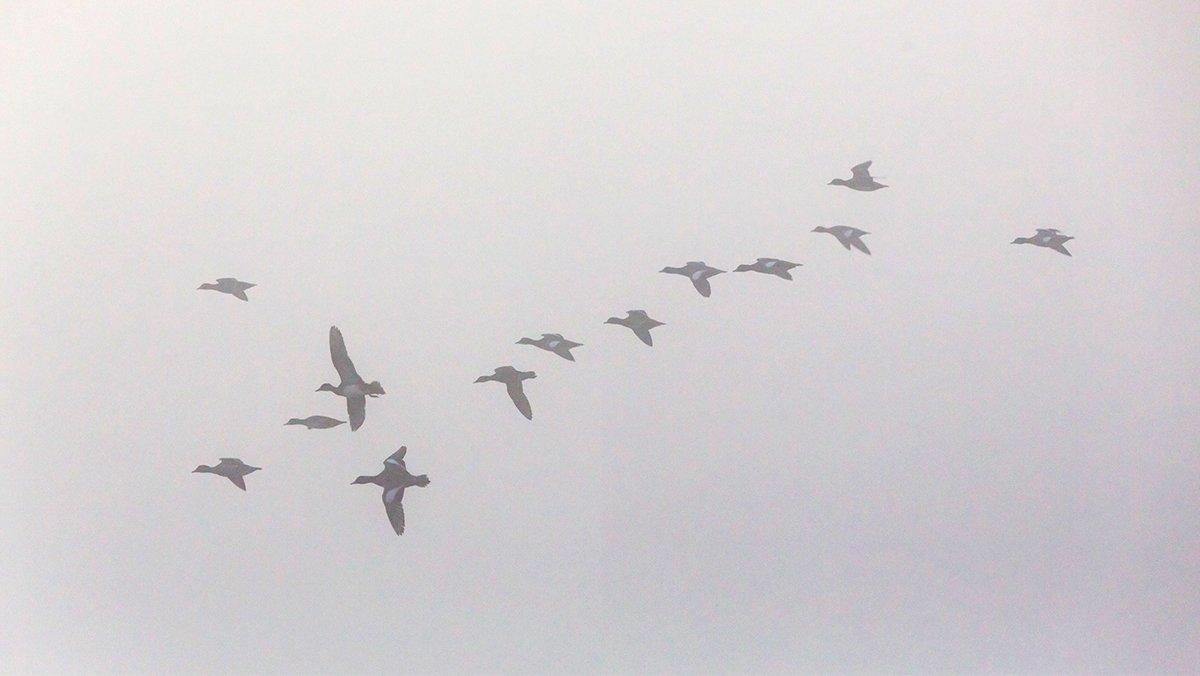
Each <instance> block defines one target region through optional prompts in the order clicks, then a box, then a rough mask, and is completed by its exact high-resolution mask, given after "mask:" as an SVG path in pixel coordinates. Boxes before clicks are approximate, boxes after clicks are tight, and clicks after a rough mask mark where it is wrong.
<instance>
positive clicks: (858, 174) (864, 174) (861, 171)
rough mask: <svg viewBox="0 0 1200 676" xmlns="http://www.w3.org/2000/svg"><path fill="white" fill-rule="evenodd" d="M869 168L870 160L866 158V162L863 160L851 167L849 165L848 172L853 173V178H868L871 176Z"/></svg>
mask: <svg viewBox="0 0 1200 676" xmlns="http://www.w3.org/2000/svg"><path fill="white" fill-rule="evenodd" d="M870 169H871V161H870V160H867V161H866V162H863V163H862V164H856V165H854V166H853V167H850V173H851V174H853V175H854V178H863V179H869V178H871V171H870Z"/></svg>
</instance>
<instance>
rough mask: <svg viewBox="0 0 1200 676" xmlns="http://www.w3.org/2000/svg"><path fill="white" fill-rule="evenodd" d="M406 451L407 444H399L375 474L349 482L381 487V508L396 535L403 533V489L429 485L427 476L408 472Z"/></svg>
mask: <svg viewBox="0 0 1200 676" xmlns="http://www.w3.org/2000/svg"><path fill="white" fill-rule="evenodd" d="M407 452H408V447H407V446H401V447H400V450H398V451H396V452H395V453H393V454H391V455H390V456H388V459H387V460H384V461H383V471H382V472H380V473H379V474H376V475H375V476H360V477H358V478H357V479H355V480H354V481H353V482H351V485H352V486H353V485H355V484H375V485H376V486H380V487H382V488H383V508H384V509H385V510H387V515H388V521H390V522H392V530H394V531H396V535H404V505H403V504H402V502H401V501H402V500H404V489H405V488H408V487H409V486H421V487H422V488H424V487H425V486H428V485H429V477H428V476H426V475H424V474H418V475H416V476H414V475H412V474H409V473H408V467H406V466H405V465H404V454H405V453H407Z"/></svg>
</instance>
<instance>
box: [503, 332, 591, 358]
mask: <svg viewBox="0 0 1200 676" xmlns="http://www.w3.org/2000/svg"><path fill="white" fill-rule="evenodd" d="M517 345H532V346H534V347H540V348H541V349H543V350H545V351H547V352H553V353H554V354H556V355H558V356H560V357H562V358H563V359H566V360H567V361H575V356H574V355H572V354H571V348H575V347H579V346H581V345H583V343H576V342H574V341H570V340H567V339H566V338H563V337H562V334H561V333H543V334H542V337H541V338H538V339H537V340H534V339H533V338H522V339H520V340H518V341H517Z"/></svg>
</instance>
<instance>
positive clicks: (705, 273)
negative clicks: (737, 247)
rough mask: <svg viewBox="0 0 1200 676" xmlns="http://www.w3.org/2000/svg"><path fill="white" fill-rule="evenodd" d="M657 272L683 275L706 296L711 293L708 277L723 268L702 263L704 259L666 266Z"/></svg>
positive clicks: (718, 272) (721, 271) (720, 271)
mask: <svg viewBox="0 0 1200 676" xmlns="http://www.w3.org/2000/svg"><path fill="white" fill-rule="evenodd" d="M659 272H666V273H668V274H672V275H683V276H684V277H687V278H688V279H691V280H692V286H694V287H696V290H697V291H699V292H700V295H701V296H704V297H705V298H708V297H709V296H711V295H712V287H710V286H709V285H708V279H709V277H714V276H716V275H719V274H721V273H723V272H725V271H724V270H718V269H716V268H713V267H709V266H707V265H705V264H704V261H688V264H687V265H685V266H683V267H682V268H672V267H666V268H663V269H662V270H660V271H659Z"/></svg>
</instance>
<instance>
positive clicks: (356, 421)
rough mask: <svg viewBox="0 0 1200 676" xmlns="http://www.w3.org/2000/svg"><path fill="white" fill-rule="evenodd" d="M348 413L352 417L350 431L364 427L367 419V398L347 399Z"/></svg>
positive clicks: (360, 396) (361, 396)
mask: <svg viewBox="0 0 1200 676" xmlns="http://www.w3.org/2000/svg"><path fill="white" fill-rule="evenodd" d="M346 413H348V414H349V415H350V431H351V432H353V431H354V430H356V429H358V428H360V427H362V424H363V421H364V420H366V419H367V398H366V397H365V396H363V395H359V396H357V397H346Z"/></svg>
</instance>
